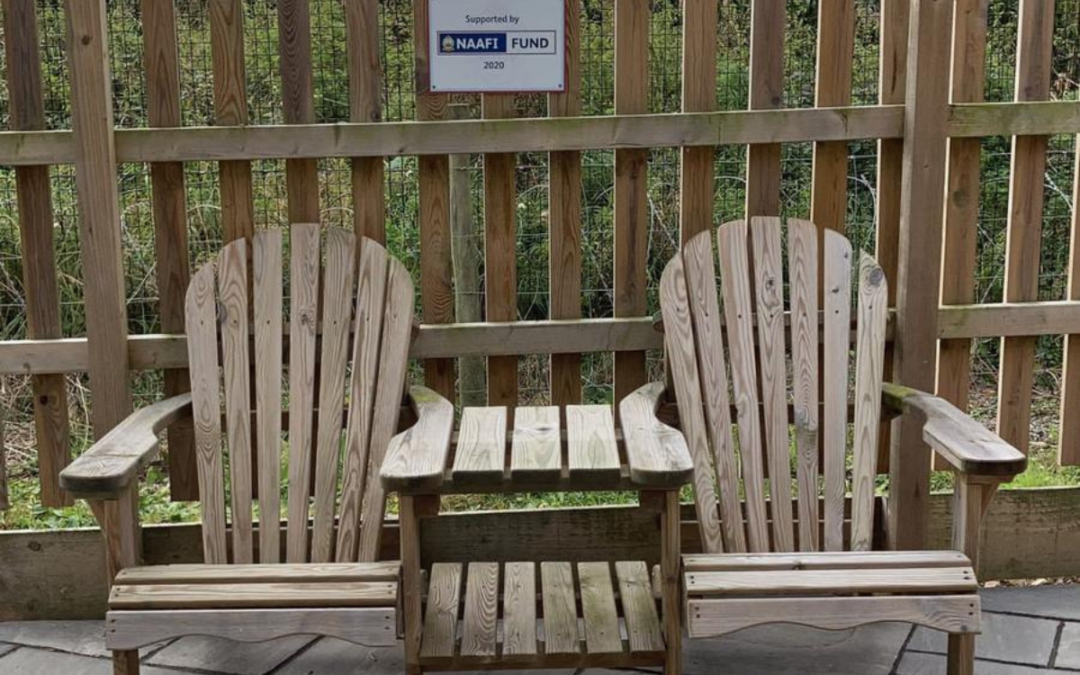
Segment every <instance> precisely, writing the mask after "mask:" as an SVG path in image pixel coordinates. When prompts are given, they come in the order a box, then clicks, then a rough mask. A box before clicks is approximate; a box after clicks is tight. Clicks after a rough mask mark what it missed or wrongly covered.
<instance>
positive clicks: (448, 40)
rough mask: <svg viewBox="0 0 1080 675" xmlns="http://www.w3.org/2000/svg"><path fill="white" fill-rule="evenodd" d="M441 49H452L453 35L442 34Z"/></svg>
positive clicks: (447, 50) (446, 50) (450, 50)
mask: <svg viewBox="0 0 1080 675" xmlns="http://www.w3.org/2000/svg"><path fill="white" fill-rule="evenodd" d="M442 50H443V51H444V52H452V51H454V36H452V35H444V36H443V39H442Z"/></svg>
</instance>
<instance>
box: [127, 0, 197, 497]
mask: <svg viewBox="0 0 1080 675" xmlns="http://www.w3.org/2000/svg"><path fill="white" fill-rule="evenodd" d="M141 9H142V25H143V53H144V56H143V58H144V64H145V68H146V94H147V114H148V117H149V122H150V126H152V127H179V126H180V125H181V119H180V68H179V63H178V53H177V40H176V13H175V10H174V7H173V3H171V2H159V1H158V0H142V5H141ZM150 185H151V190H152V192H153V204H154V253H155V257H156V259H157V282H158V296H159V297H158V312H159V314H160V317H161V330H162V331H163V332H165V333H172V334H182V333H183V332H184V293H185V292H186V291H187V285H188V278H189V270H188V237H187V198H186V195H185V192H184V165H183V164H182V163H181V162H155V163H153V164H151V165H150ZM164 380H165V382H164V386H165V391H164V393H165V396H167V397H168V396H176V395H177V394H182V393H184V392H186V391H188V390H189V389H191V383H190V378H189V375H188V371H187V370H186V369H185V370H176V369H173V370H166V371H165V372H164ZM168 437H169V491H170V494H171V495H172V498H173V499H174V500H176V501H186V500H195V499H198V497H199V483H198V479H197V476H196V468H195V445H194V443H195V437H194V427H193V425H192V423H191V421H190V420H184V421H182V422H179V423H177V424H173V425H171V426H170V427H169V431H168Z"/></svg>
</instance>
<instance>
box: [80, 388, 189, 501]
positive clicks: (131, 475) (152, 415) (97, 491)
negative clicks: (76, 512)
mask: <svg viewBox="0 0 1080 675" xmlns="http://www.w3.org/2000/svg"><path fill="white" fill-rule="evenodd" d="M190 417H191V394H180V395H179V396H174V397H172V398H168V399H165V400H164V401H158V402H157V403H154V404H153V405H149V406H147V407H145V408H140V409H139V410H136V411H135V412H133V413H132V414H130V415H128V417H127V418H126V419H125V420H124V421H123V422H121V423H120V424H118V425H116V426H115V427H113V428H112V429H111V430H110V431H109V432H108V433H107V434H105V436H104V437H103V438H102V439H101V440H99V441H98V442H97V443H94V444H93V445H92V446H90V449H89V450H87V451H86V452H84V453H83V454H82V455H80V456H79V457H78V458H77V459H76V460H75V461H74V462H72V463H71V465H70V466H68V467H67V468H66V469H64V470H63V471H61V472H60V487H61V488H63V489H65V490H67V491H68V492H70V493H71V494H72V495H74V496H76V497H84V498H87V499H115V498H116V497H117V496H118V495H119V494H120V493H121V492H123V490H124V489H125V488H127V487H128V486H129V485H130V484H131V482H132V481H134V480H135V479H136V477H137V476H138V474H139V469H141V468H142V467H144V466H146V465H147V464H149V463H150V462H151V461H153V459H154V458H155V457H157V451H158V434H160V433H161V432H162V431H164V430H165V429H167V428H168V427H169V426H170V425H171V424H173V423H174V422H176V421H178V420H181V419H184V418H190Z"/></svg>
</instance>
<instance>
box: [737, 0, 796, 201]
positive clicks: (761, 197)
mask: <svg viewBox="0 0 1080 675" xmlns="http://www.w3.org/2000/svg"><path fill="white" fill-rule="evenodd" d="M785 5H786V3H785V2H784V1H783V0H754V2H753V3H752V4H751V5H750V106H749V107H750V109H751V110H762V109H768V108H783V107H784V34H785V33H786V32H787V13H786V9H785ZM778 215H780V145H779V144H776V143H770V144H755V145H751V146H750V148H749V150H748V152H747V157H746V217H747V218H750V217H752V216H778Z"/></svg>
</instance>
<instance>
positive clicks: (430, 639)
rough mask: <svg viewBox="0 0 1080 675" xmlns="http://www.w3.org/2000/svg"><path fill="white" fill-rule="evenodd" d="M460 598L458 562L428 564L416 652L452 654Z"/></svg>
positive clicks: (423, 655) (431, 655) (424, 654)
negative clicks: (421, 630) (420, 638)
mask: <svg viewBox="0 0 1080 675" xmlns="http://www.w3.org/2000/svg"><path fill="white" fill-rule="evenodd" d="M460 600H461V564H460V563H436V564H435V565H432V567H431V583H430V584H429V585H428V601H427V611H426V612H425V614H424V635H423V644H422V645H421V647H420V656H422V657H434V656H454V652H455V646H456V642H457V620H458V605H459V603H460Z"/></svg>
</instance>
